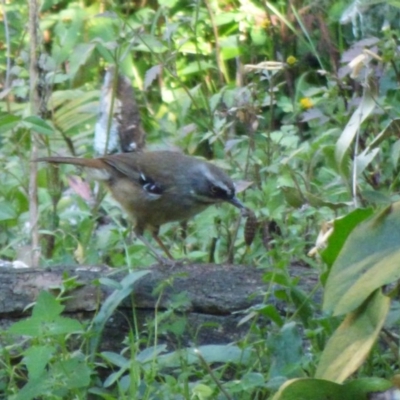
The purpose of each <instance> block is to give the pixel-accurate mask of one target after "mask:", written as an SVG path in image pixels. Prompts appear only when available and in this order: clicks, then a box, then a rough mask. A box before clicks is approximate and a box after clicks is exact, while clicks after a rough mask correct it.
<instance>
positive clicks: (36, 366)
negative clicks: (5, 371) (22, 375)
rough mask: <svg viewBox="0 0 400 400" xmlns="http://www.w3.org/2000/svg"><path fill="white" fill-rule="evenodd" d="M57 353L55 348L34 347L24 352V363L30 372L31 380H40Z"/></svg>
mask: <svg viewBox="0 0 400 400" xmlns="http://www.w3.org/2000/svg"><path fill="white" fill-rule="evenodd" d="M54 352H55V348H54V347H53V346H32V347H29V348H28V349H26V350H25V351H24V358H23V360H22V361H23V362H24V363H25V365H26V367H27V369H28V372H29V380H30V381H31V380H36V379H39V378H40V376H41V375H42V374H43V372H45V368H46V365H47V364H48V362H49V361H50V359H51V357H52V356H53V354H54Z"/></svg>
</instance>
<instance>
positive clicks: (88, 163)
mask: <svg viewBox="0 0 400 400" xmlns="http://www.w3.org/2000/svg"><path fill="white" fill-rule="evenodd" d="M35 161H36V162H42V161H45V162H48V163H51V164H72V165H80V166H82V167H87V168H94V169H104V168H106V165H105V163H104V162H103V161H102V160H101V159H99V158H79V157H40V158H37V159H36V160H35Z"/></svg>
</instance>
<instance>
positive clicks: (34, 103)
mask: <svg viewBox="0 0 400 400" xmlns="http://www.w3.org/2000/svg"><path fill="white" fill-rule="evenodd" d="M38 20H39V6H38V3H37V0H30V1H29V38H30V63H29V76H30V99H29V100H30V112H31V115H36V114H37V111H38V105H39V95H38V91H37V84H38V69H37V48H38V34H37V30H38V26H39V25H38ZM31 143H32V147H31V165H30V174H29V220H30V228H31V246H32V248H31V266H32V267H33V268H34V267H37V266H38V264H39V257H40V247H39V229H38V219H39V207H38V190H37V164H36V163H35V162H33V160H35V159H36V158H37V157H38V137H37V134H36V132H33V131H31Z"/></svg>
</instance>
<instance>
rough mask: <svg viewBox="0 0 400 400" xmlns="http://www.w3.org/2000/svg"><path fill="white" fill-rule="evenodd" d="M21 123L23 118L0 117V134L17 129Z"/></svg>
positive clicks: (8, 115) (9, 115) (14, 116)
mask: <svg viewBox="0 0 400 400" xmlns="http://www.w3.org/2000/svg"><path fill="white" fill-rule="evenodd" d="M20 121H21V117H18V116H16V115H13V114H3V115H0V134H1V133H4V132H8V131H10V130H11V129H13V128H15V127H16V126H17V125H18V123H19V122H20Z"/></svg>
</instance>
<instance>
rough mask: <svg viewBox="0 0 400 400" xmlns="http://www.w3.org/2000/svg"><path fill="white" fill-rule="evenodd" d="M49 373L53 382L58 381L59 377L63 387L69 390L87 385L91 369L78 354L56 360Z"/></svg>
mask: <svg viewBox="0 0 400 400" xmlns="http://www.w3.org/2000/svg"><path fill="white" fill-rule="evenodd" d="M50 373H51V375H52V376H53V380H54V381H55V382H58V381H59V380H60V377H61V378H62V381H63V388H65V389H68V390H71V389H77V388H82V387H86V386H88V385H89V384H90V375H91V373H92V370H91V369H90V368H89V367H88V365H87V362H86V360H85V359H84V358H83V357H81V356H80V355H78V356H77V357H73V358H70V359H67V360H61V361H58V362H57V363H56V364H54V366H53V367H52V368H51V370H50Z"/></svg>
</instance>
